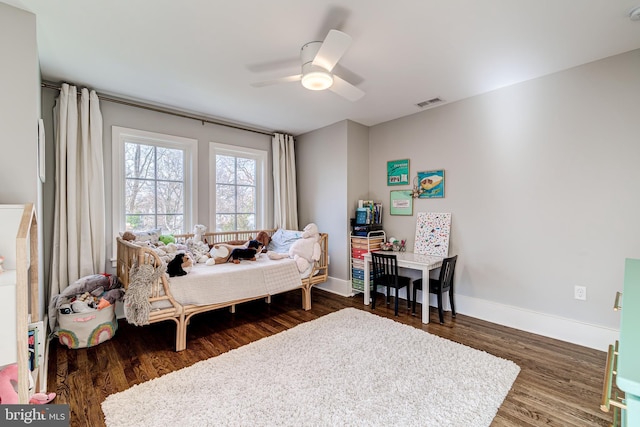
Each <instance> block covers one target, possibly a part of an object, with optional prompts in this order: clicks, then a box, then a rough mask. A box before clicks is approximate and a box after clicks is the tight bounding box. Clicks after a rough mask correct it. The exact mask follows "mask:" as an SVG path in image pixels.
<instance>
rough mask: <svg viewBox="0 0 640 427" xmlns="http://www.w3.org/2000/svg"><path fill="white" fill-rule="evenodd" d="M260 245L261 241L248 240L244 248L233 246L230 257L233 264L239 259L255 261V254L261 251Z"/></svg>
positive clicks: (238, 262) (237, 262)
mask: <svg viewBox="0 0 640 427" xmlns="http://www.w3.org/2000/svg"><path fill="white" fill-rule="evenodd" d="M262 246H263V245H262V243H261V242H258V241H257V240H249V245H248V246H247V247H246V248H235V249H234V250H232V251H231V259H232V260H233V263H234V264H240V260H241V259H248V260H249V261H255V260H256V254H258V253H259V252H261V251H262Z"/></svg>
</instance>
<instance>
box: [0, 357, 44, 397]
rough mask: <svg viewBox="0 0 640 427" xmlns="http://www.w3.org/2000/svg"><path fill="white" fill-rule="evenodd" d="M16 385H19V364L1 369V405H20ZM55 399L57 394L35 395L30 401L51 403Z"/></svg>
mask: <svg viewBox="0 0 640 427" xmlns="http://www.w3.org/2000/svg"><path fill="white" fill-rule="evenodd" d="M14 384H16V385H17V384H18V364H17V363H12V364H11V365H7V366H5V367H4V368H2V369H0V404H2V405H8V404H16V403H18V392H16V389H15V388H14ZM55 397H56V394H55V393H35V394H34V395H32V396H31V398H30V399H29V403H49V402H51V401H52V400H53V399H54V398H55Z"/></svg>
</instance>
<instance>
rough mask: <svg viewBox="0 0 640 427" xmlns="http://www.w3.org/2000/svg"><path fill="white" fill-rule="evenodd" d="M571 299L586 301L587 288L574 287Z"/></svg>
mask: <svg viewBox="0 0 640 427" xmlns="http://www.w3.org/2000/svg"><path fill="white" fill-rule="evenodd" d="M573 297H574V298H575V299H579V300H583V301H586V299H587V287H586V286H575V287H574V288H573Z"/></svg>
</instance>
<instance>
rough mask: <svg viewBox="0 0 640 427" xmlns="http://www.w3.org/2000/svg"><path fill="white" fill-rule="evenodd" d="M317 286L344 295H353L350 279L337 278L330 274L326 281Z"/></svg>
mask: <svg viewBox="0 0 640 427" xmlns="http://www.w3.org/2000/svg"><path fill="white" fill-rule="evenodd" d="M315 287H316V288H319V289H322V290H323V291H327V292H331V293H332V294H337V295H340V296H343V297H351V296H353V292H352V291H351V281H350V280H343V279H337V278H335V277H331V276H329V277H328V278H327V281H326V282H324V283H320V284H319V285H316V286H315Z"/></svg>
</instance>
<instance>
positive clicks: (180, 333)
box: [176, 315, 187, 351]
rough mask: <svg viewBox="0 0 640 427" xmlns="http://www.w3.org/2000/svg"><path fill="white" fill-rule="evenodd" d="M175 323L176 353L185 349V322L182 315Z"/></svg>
mask: <svg viewBox="0 0 640 427" xmlns="http://www.w3.org/2000/svg"><path fill="white" fill-rule="evenodd" d="M176 323H177V325H176V351H183V350H186V348H187V321H186V319H185V318H184V315H182V316H180V319H179V320H178V322H176Z"/></svg>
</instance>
